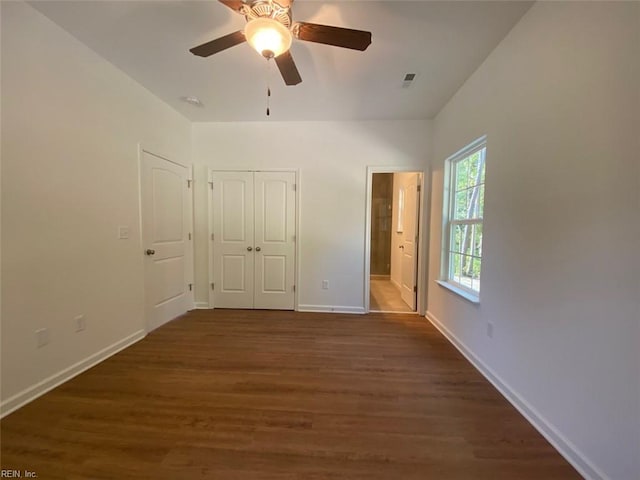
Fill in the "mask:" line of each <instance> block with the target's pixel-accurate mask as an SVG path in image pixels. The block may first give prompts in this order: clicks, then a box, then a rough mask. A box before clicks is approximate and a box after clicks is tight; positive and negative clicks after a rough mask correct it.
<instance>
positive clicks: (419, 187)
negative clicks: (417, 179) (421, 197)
mask: <svg viewBox="0 0 640 480" xmlns="http://www.w3.org/2000/svg"><path fill="white" fill-rule="evenodd" d="M420 190H422V185H418V193H420Z"/></svg>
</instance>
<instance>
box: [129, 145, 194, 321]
mask: <svg viewBox="0 0 640 480" xmlns="http://www.w3.org/2000/svg"><path fill="white" fill-rule="evenodd" d="M145 152H146V153H148V154H150V155H153V156H155V157H158V158H161V159H163V160H166V161H167V162H169V163H173V164H175V165H179V166H181V167H184V168H186V169H187V180H189V182H190V185H189V190H191V194H190V195H188V199H189V201H188V202H187V218H188V223H189V237H190V238H189V241H188V242H187V248H186V252H185V257H186V262H185V266H186V269H187V272H186V274H185V278H188V279H189V283H190V284H191V290H190V291H189V292H188V297H187V298H188V305H187V310H193V309H194V308H195V290H196V286H195V281H194V270H195V259H194V249H193V242H194V234H193V225H194V223H193V165H191V164H186V163H181V162H177V161H175V160H170V159H169V158H168V156H167V155H163V154H161V153H157V152H159V149H155V148H151V149H149V148H146V146H145V145H143V144H142V143H138V233H139V235H138V250H139V251H140V252H141V255H140V265H141V268H142V271H143V272H144V260H145V258H144V255H142V252H143V251H144V238H143V233H142V157H143V156H144V153H145ZM142 291H143V301H144V305H146V304H147V303H146V302H147V298H146V293H145V292H146V286H145V278H144V275H143V276H142ZM145 310H146V308H145ZM150 327H151V326H150V324H149V319H148V318H146V313H145V331H146V332H147V333H149V332H150V331H151V328H150Z"/></svg>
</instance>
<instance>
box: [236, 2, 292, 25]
mask: <svg viewBox="0 0 640 480" xmlns="http://www.w3.org/2000/svg"><path fill="white" fill-rule="evenodd" d="M242 13H243V15H244V16H245V18H246V19H247V22H250V21H251V20H254V19H256V18H272V19H274V20H277V21H278V22H279V23H281V24H282V25H284V26H285V27H287V28H290V27H291V23H292V21H291V2H290V1H288V0H280V2H277V1H275V0H256V1H254V2H248V3H246V4H245V5H243V7H242Z"/></svg>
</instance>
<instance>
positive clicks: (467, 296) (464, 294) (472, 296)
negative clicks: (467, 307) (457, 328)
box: [436, 280, 480, 305]
mask: <svg viewBox="0 0 640 480" xmlns="http://www.w3.org/2000/svg"><path fill="white" fill-rule="evenodd" d="M436 283H437V284H438V285H440V286H441V287H444V288H446V289H447V290H450V291H452V292H453V293H456V294H458V295H460V296H461V297H462V298H464V299H465V300H468V301H470V302H471V303H475V304H476V305H479V304H480V297H479V296H478V295H476V294H474V293H471V292H468V291H466V290H464V289H462V288H460V287H456V286H455V285H453V284H451V283H449V282H446V281H444V280H436Z"/></svg>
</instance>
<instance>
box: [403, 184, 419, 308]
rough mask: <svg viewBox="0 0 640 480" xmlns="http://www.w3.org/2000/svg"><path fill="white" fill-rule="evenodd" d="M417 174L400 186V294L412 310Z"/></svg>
mask: <svg viewBox="0 0 640 480" xmlns="http://www.w3.org/2000/svg"><path fill="white" fill-rule="evenodd" d="M418 185H419V175H418V174H416V175H411V176H410V177H409V179H408V180H407V181H406V183H405V184H404V185H402V188H403V190H404V209H403V216H402V223H403V231H402V264H401V271H402V275H401V279H402V281H401V285H400V290H401V295H402V300H404V302H405V303H406V304H407V305H409V307H410V308H411V309H412V310H415V309H416V299H417V295H416V293H417V288H416V285H417V266H418V264H417V257H418V241H417V240H418V214H419V211H420V208H419V199H420V194H419V192H418Z"/></svg>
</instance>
